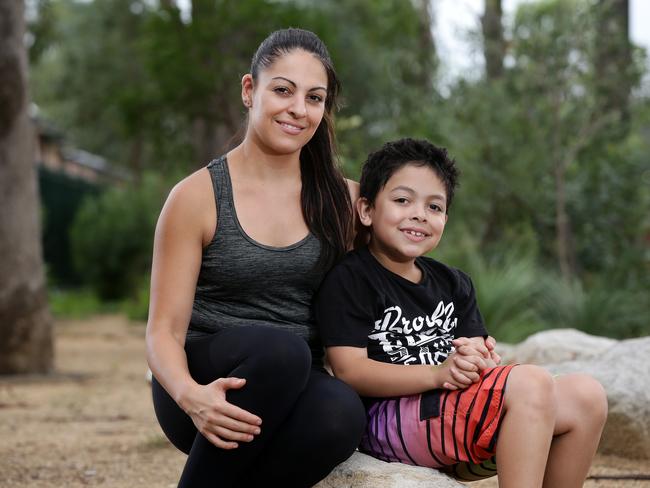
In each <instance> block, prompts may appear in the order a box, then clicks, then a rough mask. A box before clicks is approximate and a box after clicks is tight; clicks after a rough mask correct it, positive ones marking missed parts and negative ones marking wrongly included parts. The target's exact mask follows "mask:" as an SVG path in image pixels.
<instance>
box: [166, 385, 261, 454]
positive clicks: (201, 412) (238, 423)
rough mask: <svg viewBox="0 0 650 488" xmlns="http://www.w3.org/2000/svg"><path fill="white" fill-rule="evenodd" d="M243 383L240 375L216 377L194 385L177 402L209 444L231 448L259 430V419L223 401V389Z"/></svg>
mask: <svg viewBox="0 0 650 488" xmlns="http://www.w3.org/2000/svg"><path fill="white" fill-rule="evenodd" d="M245 384H246V380H245V379H243V378H219V379H218V380H216V381H213V382H212V383H209V384H207V385H196V387H194V388H193V389H192V390H191V392H188V394H187V395H185V396H184V397H183V398H182V399H181V400H179V402H178V403H179V405H180V406H181V408H183V410H185V412H186V413H187V414H188V415H189V416H190V417H191V418H192V422H194V425H195V426H196V428H197V429H198V431H199V432H200V433H201V434H202V435H203V436H204V437H205V438H206V439H208V440H209V441H210V442H211V443H212V444H214V445H215V446H217V447H219V448H221V449H235V448H237V447H238V446H239V444H238V442H250V441H252V440H253V439H254V436H255V435H257V434H259V433H260V432H261V430H260V425H261V424H262V419H261V418H259V417H258V416H257V415H253V414H252V413H250V412H248V411H246V410H244V409H242V408H239V407H237V406H236V405H233V404H232V403H228V401H226V391H228V390H230V389H239V388H242V387H243V386H244V385H245Z"/></svg>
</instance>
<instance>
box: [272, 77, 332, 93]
mask: <svg viewBox="0 0 650 488" xmlns="http://www.w3.org/2000/svg"><path fill="white" fill-rule="evenodd" d="M271 80H284V81H286V82H287V83H291V84H292V85H293V87H294V88H296V87H297V86H298V85H296V83H295V82H293V81H291V80H290V79H289V78H285V77H284V76H276V77H274V78H271ZM313 90H324V91H327V88H325V87H324V86H315V87H313V88H310V89H309V91H313Z"/></svg>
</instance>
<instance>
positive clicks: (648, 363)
mask: <svg viewBox="0 0 650 488" xmlns="http://www.w3.org/2000/svg"><path fill="white" fill-rule="evenodd" d="M545 367H546V368H547V369H549V370H550V371H551V372H553V373H573V372H583V373H587V374H589V375H591V376H593V377H594V378H596V379H597V380H598V381H600V383H601V384H602V385H603V387H604V388H605V391H606V392H607V402H608V404H609V414H608V416H607V424H606V425H605V431H604V432H603V437H602V440H601V443H600V448H599V451H600V452H602V453H605V454H616V455H619V456H627V457H631V458H637V459H650V337H642V338H640V339H629V340H625V341H620V342H618V343H616V344H615V345H614V346H612V347H610V348H609V349H607V350H606V351H604V352H603V353H602V354H601V355H600V356H599V357H597V358H594V359H592V360H583V361H575V362H563V363H557V364H550V365H545Z"/></svg>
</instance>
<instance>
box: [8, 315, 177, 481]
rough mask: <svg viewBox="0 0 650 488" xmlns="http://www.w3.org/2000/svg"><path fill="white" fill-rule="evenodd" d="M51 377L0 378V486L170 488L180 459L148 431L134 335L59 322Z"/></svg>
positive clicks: (112, 319) (130, 328) (102, 323)
mask: <svg viewBox="0 0 650 488" xmlns="http://www.w3.org/2000/svg"><path fill="white" fill-rule="evenodd" d="M55 336H56V373H55V374H54V375H52V376H51V377H42V376H41V377H37V376H34V377H28V378H25V377H20V378H19V377H0V486H1V487H7V488H9V487H11V488H22V487H30V488H31V487H33V488H40V487H66V488H67V487H69V488H73V487H87V486H96V485H97V486H100V485H101V486H107V487H109V486H110V487H116V488H119V487H164V488H167V487H175V486H176V482H177V481H178V477H179V475H180V472H181V470H182V467H183V464H184V458H185V456H184V455H183V454H181V453H180V452H178V451H177V450H176V449H175V448H174V447H172V446H171V445H170V444H169V443H168V441H167V440H166V438H165V437H164V435H163V433H162V431H161V430H160V428H159V426H158V423H157V422H156V419H155V415H154V412H153V407H152V405H151V394H150V387H149V384H148V383H147V382H146V380H145V373H146V371H147V365H146V360H145V356H144V326H143V325H142V324H138V325H134V324H130V323H128V322H127V321H126V319H124V318H122V317H119V316H107V317H97V318H93V319H92V320H88V321H80V322H59V323H57V324H56V328H55Z"/></svg>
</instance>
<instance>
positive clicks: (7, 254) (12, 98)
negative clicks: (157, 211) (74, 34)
mask: <svg viewBox="0 0 650 488" xmlns="http://www.w3.org/2000/svg"><path fill="white" fill-rule="evenodd" d="M0 19H1V21H0V45H1V46H2V50H0V373H2V374H8V373H43V372H47V371H49V370H50V369H51V368H52V363H53V347H52V319H51V317H50V314H49V311H48V307H47V297H46V289H45V276H44V270H43V258H42V250H41V232H40V221H39V219H40V214H39V199H38V192H37V187H36V181H37V180H36V174H35V168H34V140H35V136H34V132H33V127H32V124H31V122H30V120H29V115H28V107H29V104H28V96H27V53H26V51H25V46H24V44H23V38H24V34H25V22H24V2H23V1H22V0H20V1H19V0H11V1H2V2H0Z"/></svg>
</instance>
